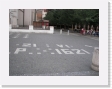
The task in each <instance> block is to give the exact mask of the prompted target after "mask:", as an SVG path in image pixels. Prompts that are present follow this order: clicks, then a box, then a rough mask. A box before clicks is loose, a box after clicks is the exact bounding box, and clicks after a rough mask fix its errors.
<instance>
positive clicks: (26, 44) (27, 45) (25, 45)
mask: <svg viewBox="0 0 112 89" xmlns="http://www.w3.org/2000/svg"><path fill="white" fill-rule="evenodd" d="M22 47H31V44H30V43H23V45H22Z"/></svg>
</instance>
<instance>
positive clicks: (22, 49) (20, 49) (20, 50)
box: [14, 48, 26, 54]
mask: <svg viewBox="0 0 112 89" xmlns="http://www.w3.org/2000/svg"><path fill="white" fill-rule="evenodd" d="M25 51H26V48H17V49H16V51H15V52H14V54H18V53H19V52H25Z"/></svg>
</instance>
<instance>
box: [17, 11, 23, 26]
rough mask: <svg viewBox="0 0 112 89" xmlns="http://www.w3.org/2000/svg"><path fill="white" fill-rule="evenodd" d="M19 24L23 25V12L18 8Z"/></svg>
mask: <svg viewBox="0 0 112 89" xmlns="http://www.w3.org/2000/svg"><path fill="white" fill-rule="evenodd" d="M18 25H23V12H22V11H20V10H18Z"/></svg>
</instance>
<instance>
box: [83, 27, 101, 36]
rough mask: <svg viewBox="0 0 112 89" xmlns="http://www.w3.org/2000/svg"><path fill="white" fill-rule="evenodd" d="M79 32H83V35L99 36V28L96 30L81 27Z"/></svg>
mask: <svg viewBox="0 0 112 89" xmlns="http://www.w3.org/2000/svg"><path fill="white" fill-rule="evenodd" d="M81 34H83V35H93V36H99V30H98V29H97V30H94V29H91V30H85V29H84V28H82V30H81Z"/></svg>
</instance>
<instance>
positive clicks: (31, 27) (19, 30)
mask: <svg viewBox="0 0 112 89" xmlns="http://www.w3.org/2000/svg"><path fill="white" fill-rule="evenodd" d="M9 31H10V32H30V33H31V32H34V33H50V34H53V33H54V27H53V26H50V30H33V25H29V29H12V26H11V25H9Z"/></svg>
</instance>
